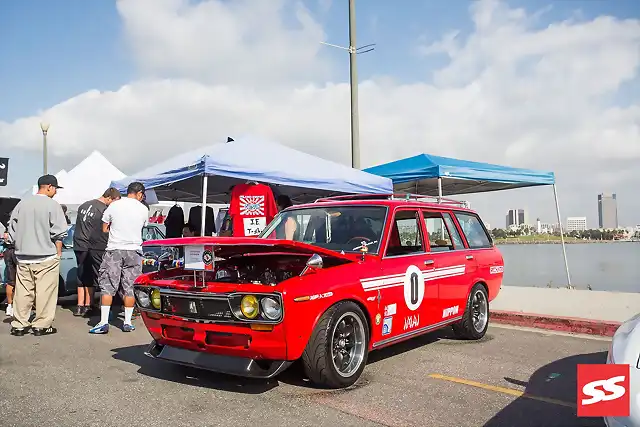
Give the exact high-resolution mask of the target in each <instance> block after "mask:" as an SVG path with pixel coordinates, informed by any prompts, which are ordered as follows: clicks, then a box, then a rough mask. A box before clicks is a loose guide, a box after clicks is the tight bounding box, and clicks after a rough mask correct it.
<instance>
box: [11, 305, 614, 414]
mask: <svg viewBox="0 0 640 427" xmlns="http://www.w3.org/2000/svg"><path fill="white" fill-rule="evenodd" d="M71 308H73V306H69V307H58V316H57V320H56V326H57V327H58V329H59V332H58V334H56V335H52V336H47V337H34V336H25V337H20V338H18V337H13V336H11V335H9V325H8V324H7V323H4V324H1V325H0V327H2V329H1V330H0V425H1V426H20V427H23V426H65V427H72V426H96V425H101V426H117V427H122V426H123V425H125V426H130V425H134V426H167V425H168V426H171V427H178V426H245V425H251V426H256V425H259V426H332V427H336V426H418V425H420V426H427V425H428V426H432V427H440V426H443V427H444V426H446V427H450V426H451V427H467V426H487V427H513V426H517V427H527V426H539V427H544V426H562V427H571V426H581V427H587V426H604V423H603V422H602V420H601V419H585V418H582V419H579V418H576V415H575V399H576V364H578V363H604V361H605V359H606V350H607V348H608V346H609V342H608V341H607V340H604V339H588V338H584V337H575V336H566V335H558V334H551V333H541V332H532V331H526V330H521V329H515V328H504V327H497V326H495V327H490V329H489V332H488V334H487V336H486V337H485V338H484V339H483V340H482V341H480V342H461V341H456V340H454V339H451V338H450V336H449V333H448V331H441V332H439V333H435V334H431V335H428V336H424V337H420V338H416V339H414V340H412V341H409V342H406V343H403V344H399V345H396V346H395V347H391V348H389V349H386V350H381V351H378V352H375V353H372V354H371V356H370V361H369V364H368V366H367V368H366V369H365V371H364V374H363V377H362V378H361V380H360V381H359V382H358V383H356V385H354V386H353V387H352V388H350V389H348V390H339V391H335V390H329V391H328V390H318V389H314V388H311V387H309V385H308V383H307V382H306V381H305V380H304V379H303V377H302V374H301V373H300V371H299V370H296V369H295V367H294V368H293V369H292V370H290V371H288V372H285V373H284V374H283V375H282V376H281V377H280V378H278V379H277V380H272V381H257V380H247V379H241V378H234V377H227V376H222V375H216V374H212V373H208V372H201V371H197V370H194V369H189V368H183V367H178V366H172V365H167V364H165V363H162V362H159V361H155V360H152V359H149V358H147V357H146V356H144V354H143V351H144V350H145V348H146V346H147V344H148V343H149V340H150V337H149V334H148V333H147V331H146V330H145V328H144V325H143V323H142V321H141V320H137V321H136V322H135V323H136V326H138V329H137V330H136V331H135V332H133V333H128V334H127V333H124V332H121V331H120V330H119V329H117V328H112V330H111V332H110V333H109V335H106V336H105V335H102V336H101V335H97V336H92V335H89V334H88V330H89V326H88V323H89V322H90V321H89V320H87V319H78V318H74V317H73V316H72V315H71V312H70V309H71ZM94 322H95V320H94Z"/></svg>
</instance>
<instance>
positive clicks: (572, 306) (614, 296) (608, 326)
mask: <svg viewBox="0 0 640 427" xmlns="http://www.w3.org/2000/svg"><path fill="white" fill-rule="evenodd" d="M490 308H491V320H492V321H493V322H496V323H506V324H511V325H517V326H526V327H532V328H543V329H552V330H558V331H565V332H573V333H586V334H593V335H603V336H613V334H614V333H615V331H616V329H617V328H618V326H619V325H620V323H621V322H624V321H625V320H627V319H629V318H631V317H633V316H634V315H636V314H637V313H638V312H640V293H629V292H607V291H588V290H577V289H554V288H531V287H519V286H503V287H502V289H501V290H500V293H499V294H498V296H497V297H496V299H495V300H493V301H492V302H491V305H490Z"/></svg>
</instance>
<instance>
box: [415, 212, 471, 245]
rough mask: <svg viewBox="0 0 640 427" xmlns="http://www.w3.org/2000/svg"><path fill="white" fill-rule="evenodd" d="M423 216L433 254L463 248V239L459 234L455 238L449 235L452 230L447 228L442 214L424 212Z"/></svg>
mask: <svg viewBox="0 0 640 427" xmlns="http://www.w3.org/2000/svg"><path fill="white" fill-rule="evenodd" d="M422 215H423V216H424V222H425V226H426V227H427V235H428V236H429V246H430V247H431V252H443V251H452V250H454V249H456V248H460V247H461V246H463V245H461V244H462V239H460V236H459V235H458V234H457V233H456V234H454V236H453V237H452V235H451V233H449V230H450V229H451V228H450V227H449V228H447V225H445V220H444V217H443V216H442V213H440V212H428V211H423V212H422Z"/></svg>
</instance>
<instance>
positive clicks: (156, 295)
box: [151, 289, 162, 310]
mask: <svg viewBox="0 0 640 427" xmlns="http://www.w3.org/2000/svg"><path fill="white" fill-rule="evenodd" d="M151 305H152V306H153V308H155V309H156V310H160V307H161V306H162V300H161V299H160V291H159V290H158V289H154V290H152V291H151Z"/></svg>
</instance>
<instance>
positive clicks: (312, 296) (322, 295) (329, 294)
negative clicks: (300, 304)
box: [309, 292, 333, 301]
mask: <svg viewBox="0 0 640 427" xmlns="http://www.w3.org/2000/svg"><path fill="white" fill-rule="evenodd" d="M332 296H333V292H326V293H324V294H316V295H311V296H310V297H309V301H313V300H315V299H320V298H329V297H332Z"/></svg>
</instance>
